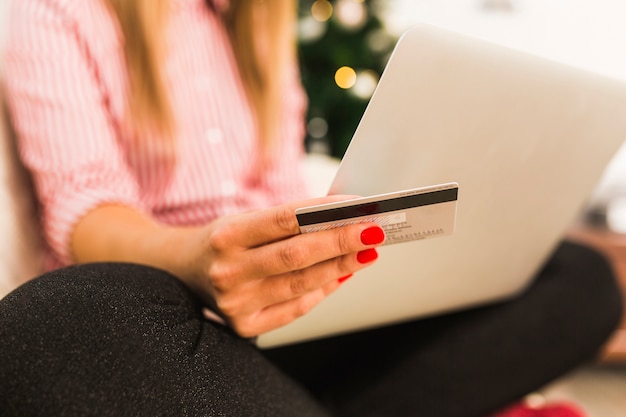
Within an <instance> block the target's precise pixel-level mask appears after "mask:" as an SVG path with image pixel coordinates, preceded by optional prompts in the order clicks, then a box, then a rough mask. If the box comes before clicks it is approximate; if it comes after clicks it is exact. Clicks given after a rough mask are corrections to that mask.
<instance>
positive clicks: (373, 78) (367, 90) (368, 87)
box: [350, 70, 379, 100]
mask: <svg viewBox="0 0 626 417" xmlns="http://www.w3.org/2000/svg"><path fill="white" fill-rule="evenodd" d="M378 79H379V77H378V73H377V72H376V71H374V70H363V71H359V72H358V73H357V75H356V82H355V83H354V86H353V87H352V88H351V89H350V92H351V93H352V94H354V95H355V96H357V97H359V98H361V99H363V100H367V99H369V98H370V97H371V96H372V94H374V90H375V89H376V86H377V85H378Z"/></svg>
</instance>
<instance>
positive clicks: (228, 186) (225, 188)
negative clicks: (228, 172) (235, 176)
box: [222, 180, 237, 196]
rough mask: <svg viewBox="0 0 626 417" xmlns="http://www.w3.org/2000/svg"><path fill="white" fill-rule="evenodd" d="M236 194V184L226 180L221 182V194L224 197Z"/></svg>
mask: <svg viewBox="0 0 626 417" xmlns="http://www.w3.org/2000/svg"><path fill="white" fill-rule="evenodd" d="M236 193H237V184H235V182H234V181H231V180H226V181H224V182H222V194H223V195H225V196H233V195H235V194H236Z"/></svg>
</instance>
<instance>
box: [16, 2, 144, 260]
mask: <svg viewBox="0 0 626 417" xmlns="http://www.w3.org/2000/svg"><path fill="white" fill-rule="evenodd" d="M56 3H57V2H54V1H41V0H19V1H16V2H12V10H11V19H10V22H11V27H10V29H9V32H8V36H7V43H6V46H5V51H4V52H5V54H4V62H5V66H4V89H5V93H6V96H7V103H8V105H9V112H10V116H11V120H12V122H13V125H14V128H15V131H16V135H17V138H18V148H19V151H20V156H21V158H22V160H23V162H24V164H25V165H26V167H27V168H28V169H29V170H30V172H31V174H32V177H33V181H34V184H35V188H36V190H37V195H38V198H39V202H40V205H41V215H42V226H43V232H44V237H45V239H46V241H47V243H48V245H49V246H50V248H51V249H52V250H53V252H54V254H55V256H56V257H58V259H59V260H60V261H61V262H62V263H63V264H69V263H71V262H72V260H71V253H70V237H71V233H72V230H73V228H74V226H75V224H76V223H77V222H78V221H79V219H80V218H81V217H82V216H84V215H85V214H86V213H87V212H89V211H90V210H92V209H93V208H95V207H96V206H98V205H101V204H103V203H119V204H125V205H130V206H134V207H140V198H139V192H138V187H137V184H136V181H135V179H134V177H133V175H131V173H130V172H129V169H128V167H127V165H126V163H125V158H124V153H123V151H122V148H121V146H120V145H119V142H118V140H117V138H116V133H115V128H114V125H113V122H112V119H111V117H110V114H109V110H108V108H107V92H106V90H105V88H104V87H103V85H102V84H101V83H100V81H99V78H98V68H97V66H96V64H95V62H93V61H92V60H91V59H90V54H89V44H88V42H87V41H86V40H85V39H84V38H83V37H81V33H80V30H79V24H78V21H79V19H78V18H77V17H76V16H71V14H70V13H67V12H66V11H64V10H63V8H62V7H60V6H59V5H58V4H56ZM59 3H62V2H59Z"/></svg>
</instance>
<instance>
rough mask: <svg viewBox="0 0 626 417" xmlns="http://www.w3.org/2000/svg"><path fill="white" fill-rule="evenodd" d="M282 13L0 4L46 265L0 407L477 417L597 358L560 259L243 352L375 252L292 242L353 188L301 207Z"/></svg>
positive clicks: (612, 293) (25, 315) (573, 259)
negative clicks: (357, 328) (501, 298)
mask: <svg viewBox="0 0 626 417" xmlns="http://www.w3.org/2000/svg"><path fill="white" fill-rule="evenodd" d="M294 9H295V2H294V1H293V0H282V1H278V0H275V1H273V0H265V1H263V0H261V1H254V2H250V1H243V0H238V1H235V0H231V1H230V2H229V3H227V2H223V1H216V0H214V1H204V0H170V1H166V0H159V1H155V0H136V1H129V0H20V1H19V2H14V3H13V12H12V28H11V31H10V34H9V41H8V47H7V53H6V58H5V60H6V75H5V90H6V94H7V99H8V103H9V106H10V111H11V115H12V120H13V122H14V124H15V127H16V130H17V133H18V137H19V145H20V151H21V157H22V159H23V161H24V163H25V165H26V166H27V167H28V169H29V170H30V171H31V172H32V175H33V179H34V182H35V185H36V188H37V193H38V196H39V201H40V203H41V209H42V222H43V231H44V236H45V238H46V242H47V244H48V249H49V250H48V254H47V255H48V261H49V262H48V267H49V269H50V271H51V272H50V273H48V274H46V275H44V276H43V277H40V278H38V279H36V280H34V281H32V282H31V283H29V284H27V285H25V286H24V287H22V288H20V289H19V290H18V291H16V292H15V293H13V294H11V295H10V296H9V297H7V298H6V299H5V300H3V302H2V304H1V306H0V307H1V308H2V317H3V321H2V323H1V324H0V328H1V329H2V330H0V332H2V333H1V335H0V336H1V340H2V343H3V345H2V351H3V352H10V353H6V354H5V356H6V358H5V359H4V360H3V369H2V371H1V372H2V375H0V376H1V377H2V378H3V381H5V382H3V393H2V395H1V396H0V398H2V402H3V404H1V406H2V407H3V409H5V410H11V411H12V412H13V414H14V415H29V414H32V413H35V412H36V411H37V410H38V409H45V410H46V411H47V413H48V414H52V415H54V414H59V415H89V414H98V415H241V416H252V415H259V416H268V415H271V416H281V415H298V416H308V415H311V416H321V415H346V416H348V415H359V416H364V415H372V416H373V415H381V416H383V415H384V416H393V415H399V416H400V415H402V416H404V415H415V416H430V415H434V416H481V415H485V414H487V413H490V412H493V411H494V410H497V409H499V408H501V407H503V406H505V405H507V404H508V403H510V402H512V401H514V400H516V399H517V398H519V397H521V396H522V395H524V394H526V393H527V392H529V391H530V390H533V389H535V388H538V387H540V386H541V385H542V384H544V383H546V382H548V381H549V380H551V379H553V378H555V377H557V376H558V375H560V374H561V373H563V372H565V371H567V370H569V369H571V368H572V367H573V366H576V365H578V364H579V363H581V362H582V361H583V360H586V359H590V358H592V357H593V355H594V354H595V352H596V350H597V348H598V346H600V344H601V343H602V342H603V341H604V339H605V338H606V337H607V335H608V334H609V332H610V331H611V330H612V328H613V327H614V326H615V325H616V323H617V320H618V316H619V309H620V305H619V296H618V292H617V290H616V289H615V284H614V282H613V280H612V276H611V273H610V270H609V268H608V266H607V265H606V262H605V261H604V260H603V259H602V258H601V257H599V256H598V255H596V254H595V253H593V252H591V251H590V250H588V249H586V248H582V247H579V246H575V245H571V244H566V245H564V246H563V247H561V248H560V249H559V250H558V251H557V253H556V254H555V256H554V259H553V260H552V261H551V262H550V263H549V264H548V265H547V266H546V268H545V269H544V270H543V271H542V273H541V274H540V276H539V277H538V279H537V281H536V283H535V285H534V286H533V287H532V288H531V289H530V290H529V291H528V293H527V294H525V295H523V296H522V297H520V298H519V299H517V300H515V301H512V302H509V303H505V304H501V305H497V306H490V307H485V308H482V309H478V310H473V311H467V312H463V313H458V314H454V315H448V316H443V317H439V318H435V319H432V320H424V321H420V322H416V323H408V324H404V325H400V326H390V327H387V328H384V329H379V330H374V331H368V332H362V333H358V334H354V335H350V336H342V337H337V338H331V339H325V340H322V341H318V342H311V343H305V344H302V345H298V346H291V347H286V348H281V349H275V350H273V351H268V352H264V353H263V354H262V353H260V352H259V351H257V350H256V349H255V348H254V347H253V346H252V345H251V344H250V343H249V342H248V341H247V340H246V339H247V338H250V337H254V336H256V335H258V334H260V333H263V332H266V331H268V330H271V329H275V328H277V327H280V326H282V325H284V324H287V323H289V322H290V321H292V320H294V319H295V318H296V317H298V316H300V315H302V314H306V312H307V311H309V310H310V309H311V308H313V307H314V306H315V305H316V304H317V303H319V302H320V301H321V300H322V299H323V298H325V297H326V296H327V295H328V294H330V293H331V292H333V291H335V290H337V289H338V288H339V287H340V286H341V283H342V282H343V281H345V280H346V279H348V278H349V277H351V276H352V274H353V273H354V272H356V271H358V270H360V269H362V268H364V267H367V266H369V265H371V264H372V263H374V262H375V261H376V258H377V256H378V254H377V252H376V247H377V246H379V245H380V244H382V242H383V241H384V232H383V231H382V229H380V228H379V227H378V226H377V225H375V224H358V225H351V226H347V227H345V228H341V229H335V230H331V231H325V232H320V233H315V234H307V235H300V234H299V233H298V227H297V222H296V221H295V217H294V215H293V210H294V209H295V208H296V207H299V206H304V205H310V204H316V203H323V202H330V201H336V200H337V199H345V198H349V196H337V197H325V198H319V199H313V200H302V198H304V197H305V195H306V192H305V187H304V182H303V181H302V178H301V175H300V173H299V169H298V166H299V163H300V159H301V157H302V133H303V132H302V118H303V114H304V113H303V112H304V105H305V99H304V97H303V93H302V91H301V87H300V85H299V84H298V73H297V70H296V59H295V50H294V49H295V48H294V44H293V37H292V36H291V31H292V28H293V24H294V16H295V10H294ZM289 201H295V202H290V203H289ZM71 265H74V266H71ZM204 307H209V309H208V310H205V309H204ZM204 314H207V315H209V316H210V318H211V319H210V320H207V319H205V318H204ZM220 322H221V323H220ZM553 323H558V325H557V326H556V329H555V327H554V324H553ZM18 329H28V332H25V333H24V332H22V331H18ZM520 364H522V365H521V366H520ZM527 364H529V365H530V364H532V365H533V366H527ZM511 372H515V375H512V374H511ZM9 393H10V394H9Z"/></svg>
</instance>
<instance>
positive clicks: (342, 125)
mask: <svg viewBox="0 0 626 417" xmlns="http://www.w3.org/2000/svg"><path fill="white" fill-rule="evenodd" d="M298 31H299V55H300V64H301V71H302V81H303V84H304V87H305V89H306V91H307V93H308V96H309V110H308V114H307V138H306V143H307V148H308V149H309V151H310V152H326V153H329V154H331V155H333V156H335V157H339V158H340V157H341V156H342V155H343V153H344V152H345V150H346V148H347V146H348V144H349V142H350V139H351V137H352V134H353V133H354V131H355V129H356V127H357V125H358V123H359V120H360V118H361V116H362V115H363V111H364V110H365V107H366V106H367V103H368V100H369V98H370V97H371V94H372V92H373V91H374V88H375V87H376V84H377V82H378V79H379V78H380V74H381V73H382V70H383V68H384V66H385V64H386V62H387V59H388V57H389V53H390V52H391V50H392V49H393V46H394V45H395V42H396V39H395V38H394V37H393V36H392V35H390V34H389V33H388V32H387V31H386V30H385V29H384V26H383V24H382V21H381V18H380V11H379V9H378V7H377V5H376V4H375V2H373V1H370V0H336V1H328V0H301V1H300V19H299V25H298Z"/></svg>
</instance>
